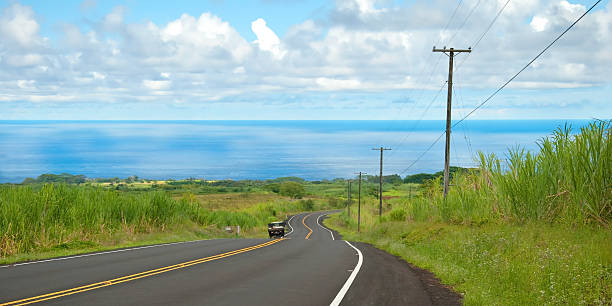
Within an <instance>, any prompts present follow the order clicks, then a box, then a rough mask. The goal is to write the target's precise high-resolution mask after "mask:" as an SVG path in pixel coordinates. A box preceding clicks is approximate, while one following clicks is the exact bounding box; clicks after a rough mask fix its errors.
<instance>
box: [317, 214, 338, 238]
mask: <svg viewBox="0 0 612 306" xmlns="http://www.w3.org/2000/svg"><path fill="white" fill-rule="evenodd" d="M325 215H327V214H321V215H319V217H318V218H317V224H318V225H319V226H320V227H321V228H324V229H326V230H327V231H328V232H329V234H330V235H331V236H332V240H336V238H334V232H332V231H330V230H329V228H327V227H325V226H323V225H321V223H319V218H321V216H325Z"/></svg>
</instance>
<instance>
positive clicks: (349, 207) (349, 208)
mask: <svg viewBox="0 0 612 306" xmlns="http://www.w3.org/2000/svg"><path fill="white" fill-rule="evenodd" d="M347 198H348V202H347V204H346V206H347V208H348V216H349V218H350V217H351V180H349V181H348V197H347Z"/></svg>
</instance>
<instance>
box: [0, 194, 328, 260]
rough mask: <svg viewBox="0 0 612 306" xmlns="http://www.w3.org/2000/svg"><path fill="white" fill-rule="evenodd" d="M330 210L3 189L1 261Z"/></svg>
mask: <svg viewBox="0 0 612 306" xmlns="http://www.w3.org/2000/svg"><path fill="white" fill-rule="evenodd" d="M328 206H329V205H328V204H327V203H317V205H315V202H313V201H312V200H300V201H278V202H273V203H262V204H258V205H255V206H252V207H249V208H248V209H245V210H240V211H228V210H214V211H211V210H208V209H205V208H203V207H202V206H201V205H200V203H199V202H198V201H197V200H196V198H195V196H193V195H192V194H186V195H185V196H184V197H183V198H182V199H180V200H174V199H172V198H171V197H170V196H169V195H168V194H166V193H164V192H162V191H150V192H128V193H126V192H120V191H115V190H108V189H104V188H100V187H89V186H74V185H56V184H45V185H42V186H29V185H28V186H14V185H0V256H2V257H5V256H10V255H14V254H20V253H27V252H36V251H39V250H45V249H48V248H51V247H54V246H57V245H66V244H71V243H80V242H87V241H90V242H91V241H96V242H99V241H103V240H109V239H110V238H111V237H113V235H115V234H128V235H134V234H137V233H150V232H156V231H168V230H170V231H171V230H172V229H173V228H174V227H178V226H184V225H195V226H208V225H216V226H218V227H223V226H227V225H231V226H236V225H239V226H240V227H241V228H242V229H244V230H249V229H253V228H255V227H262V226H265V225H266V224H267V223H268V222H270V221H272V220H278V219H281V220H282V219H283V218H284V217H285V216H286V215H287V214H288V213H290V212H297V211H304V210H313V209H315V208H322V207H328ZM264 234H267V233H265V231H262V235H264Z"/></svg>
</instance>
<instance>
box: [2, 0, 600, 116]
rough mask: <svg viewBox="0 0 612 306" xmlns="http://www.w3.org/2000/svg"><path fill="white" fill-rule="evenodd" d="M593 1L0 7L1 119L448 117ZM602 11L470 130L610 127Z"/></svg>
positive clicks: (281, 0) (134, 0)
mask: <svg viewBox="0 0 612 306" xmlns="http://www.w3.org/2000/svg"><path fill="white" fill-rule="evenodd" d="M594 2H595V1H565V0H564V1H558V0H551V1H544V0H510V1H508V0H495V1H494V0H461V1H451V0H446V1H441V0H431V1H421V0H411V1H400V0H383V1H375V0H337V1H322V0H305V1H299V0H258V1H255V0H254V1H238V0H236V1H230V0H227V1H226V0H210V1H195V0H194V1H181V0H176V1H139V0H126V1H114V0H110V1H96V0H84V1H71V0H65V1H33V0H32V1H27V0H22V1H13V0H0V120H224V119H232V120H241V119H251V120H293V119H295V120H298V119H307V120H326V119H339V120H344V119H346V120H368V119H372V120H418V119H444V118H445V115H446V111H445V108H446V92H447V89H446V87H445V81H446V79H447V73H448V57H447V56H445V55H444V54H442V53H433V52H432V47H433V46H436V47H443V46H448V47H454V48H458V49H465V48H468V47H472V53H470V54H467V53H462V54H459V55H457V56H456V57H455V65H454V70H455V72H454V77H453V83H454V84H453V118H454V119H458V118H462V117H464V116H465V115H466V114H468V113H469V112H470V111H471V110H473V109H474V108H475V107H476V106H477V105H478V104H480V103H481V102H482V101H484V99H485V98H486V97H488V96H489V95H490V94H491V93H493V92H494V91H495V90H496V89H497V88H499V87H500V86H501V85H502V84H503V83H504V82H505V81H506V80H508V79H509V78H510V77H511V76H512V75H514V74H515V73H516V72H518V71H519V70H520V69H521V68H522V67H523V66H524V65H525V64H527V63H528V62H529V61H530V60H531V59H532V58H533V57H535V55H537V54H538V53H539V52H540V51H541V50H542V49H543V48H544V47H545V46H546V45H547V44H548V43H550V42H551V41H552V40H553V39H554V38H555V37H557V35H559V34H560V33H561V32H562V31H563V30H564V29H565V28H566V27H567V26H569V25H570V24H571V23H572V22H573V21H574V20H575V19H576V18H577V17H579V16H580V15H581V14H582V13H584V12H585V11H586V10H587V9H588V7H590V6H591V5H592V4H593V3H594ZM611 9H612V7H611V4H610V3H609V1H602V2H601V3H600V4H599V5H598V6H597V7H596V8H595V9H594V10H593V11H591V12H590V13H589V14H588V15H587V16H585V18H584V19H583V20H581V21H580V22H579V23H578V24H577V25H576V27H574V28H573V29H572V30H571V31H570V32H568V33H567V34H566V35H565V36H564V37H563V38H561V40H559V41H558V42H557V43H556V44H555V45H554V46H553V47H552V48H551V49H550V50H549V51H547V52H546V53H545V54H544V55H543V56H542V57H541V58H540V59H538V60H537V61H536V62H534V63H533V64H532V65H531V66H530V67H529V68H528V69H526V70H525V71H524V72H523V73H522V74H521V75H520V76H519V77H518V78H517V79H515V80H514V81H513V82H512V83H510V85H509V86H508V87H507V88H506V89H504V90H502V91H501V92H500V93H499V94H497V95H496V96H495V97H494V98H493V99H492V100H491V101H490V102H489V103H487V104H486V105H485V106H484V107H483V108H481V109H479V110H477V111H476V112H474V113H473V114H472V115H471V116H470V117H469V118H470V119H575V118H585V119H588V118H599V119H609V118H611V114H612V103H611V102H612V101H611V98H610V97H612V82H611V81H610V80H609V77H608V76H609V75H611V74H612V64H610V63H612V52H610V49H612V12H611ZM500 12H501V13H500ZM498 13H500V15H499V18H497V19H496V20H495V22H494V23H493V24H492V27H491V28H490V29H489V30H488V31H487V29H488V26H489V25H490V24H491V22H492V21H493V20H494V19H495V17H496V15H497V14H498Z"/></svg>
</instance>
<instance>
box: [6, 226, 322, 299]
mask: <svg viewBox="0 0 612 306" xmlns="http://www.w3.org/2000/svg"><path fill="white" fill-rule="evenodd" d="M311 232H312V231H311ZM282 240H283V239H275V240H272V241H268V242H265V243H262V244H258V245H254V246H250V247H247V248H243V249H239V250H235V251H230V252H226V253H222V254H218V255H213V256H209V257H204V258H200V259H195V260H191V261H186V262H183V263H179V264H175V265H171V266H166V267H162V268H158V269H154V270H149V271H145V272H140V273H136V274H131V275H127V276H123V277H119V278H114V279H111V280H107V281H103V282H98V283H93V284H89V285H85V286H80V287H76V288H72V289H67V290H62V291H57V292H51V293H47V294H43V295H38V296H34V297H30V298H26V299H21V300H16V301H12V302H7V303H4V304H0V306H6V305H28V304H32V303H38V302H42V301H47V300H52V299H57V298H60V297H63V296H67V295H72V294H77V293H81V292H85V291H90V290H94V289H99V288H103V287H108V286H112V285H117V284H121V283H125V282H129V281H133V280H137V279H140V278H145V277H149V276H153V275H157V274H161V273H164V272H169V271H172V270H177V269H182V268H186V267H189V266H193V265H197V264H201V263H204V262H208V261H213V260H217V259H221V258H225V257H229V256H233V255H237V254H240V253H244V252H248V251H252V250H255V249H259V248H263V247H266V246H269V245H272V244H275V243H278V242H280V241H282Z"/></svg>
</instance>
